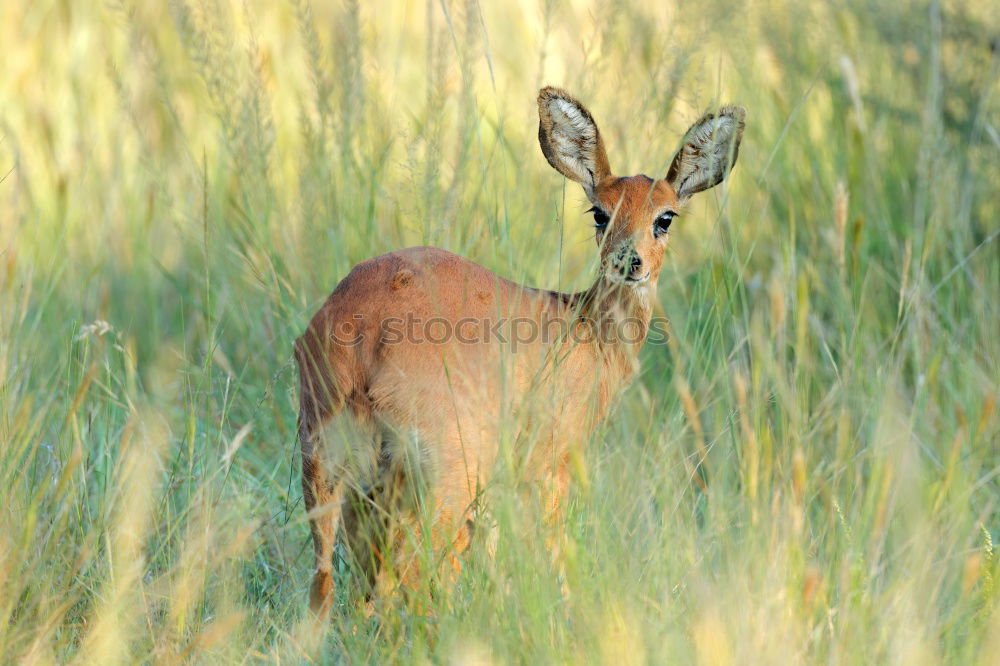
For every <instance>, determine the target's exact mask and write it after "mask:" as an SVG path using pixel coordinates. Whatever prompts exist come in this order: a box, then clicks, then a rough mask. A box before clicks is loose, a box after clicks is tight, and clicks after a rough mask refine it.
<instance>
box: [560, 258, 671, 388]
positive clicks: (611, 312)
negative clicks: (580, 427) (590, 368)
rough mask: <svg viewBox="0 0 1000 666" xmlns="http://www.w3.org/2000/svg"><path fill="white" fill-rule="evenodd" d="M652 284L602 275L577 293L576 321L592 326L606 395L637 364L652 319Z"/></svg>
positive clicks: (616, 386) (626, 376)
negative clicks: (624, 282) (617, 280)
mask: <svg viewBox="0 0 1000 666" xmlns="http://www.w3.org/2000/svg"><path fill="white" fill-rule="evenodd" d="M655 296H656V284H655V283H654V282H653V281H649V282H647V283H645V284H643V285H640V286H637V287H632V286H626V285H622V284H615V283H611V282H609V281H607V280H606V279H604V278H603V277H601V278H598V280H597V282H595V283H594V285H593V286H592V287H591V288H590V289H588V290H587V291H585V292H582V293H581V294H579V302H578V309H577V312H578V315H577V317H578V320H579V325H582V326H589V327H592V331H593V333H594V334H595V337H594V338H593V341H594V346H595V350H596V352H597V354H598V356H599V357H600V358H601V359H602V360H603V362H604V366H605V376H606V378H607V380H608V381H609V386H608V387H607V388H608V392H609V396H610V395H613V393H614V392H615V391H617V390H618V389H619V388H621V387H622V386H623V385H624V384H625V383H627V382H628V380H629V379H630V378H631V376H632V375H633V374H634V373H635V372H636V370H637V368H638V357H639V350H640V349H642V345H643V344H644V343H645V342H646V335H647V333H648V332H649V325H650V321H651V319H652V312H653V311H652V303H653V300H654V298H655Z"/></svg>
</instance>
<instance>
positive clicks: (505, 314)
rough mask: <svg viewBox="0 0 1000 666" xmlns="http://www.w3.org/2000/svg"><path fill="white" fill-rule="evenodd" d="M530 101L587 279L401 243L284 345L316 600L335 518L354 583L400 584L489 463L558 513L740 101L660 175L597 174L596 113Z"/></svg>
mask: <svg viewBox="0 0 1000 666" xmlns="http://www.w3.org/2000/svg"><path fill="white" fill-rule="evenodd" d="M538 115H539V120H540V122H539V127H538V140H539V142H540V143H541V145H542V152H543V153H544V154H545V158H546V159H547V160H548V162H549V164H551V165H552V166H553V167H554V168H555V169H556V170H557V171H558V172H559V173H561V174H563V175H564V176H566V177H567V178H569V179H570V180H574V181H576V182H578V183H580V184H581V185H582V186H583V190H584V192H585V193H586V195H587V198H588V199H589V200H590V203H591V204H593V208H591V212H592V213H593V215H594V222H595V227H596V240H597V246H598V250H599V252H600V271H599V273H598V275H597V278H596V280H595V281H594V284H593V286H592V287H591V288H590V289H587V290H586V291H583V292H580V293H575V294H564V293H558V292H552V291H546V290H544V289H535V288H531V287H524V286H522V285H519V284H516V283H514V282H511V281H510V280H506V279H504V278H502V277H500V276H498V275H496V274H495V273H493V272H491V271H489V270H487V269H485V268H483V267H482V266H479V265H477V264H474V263H472V262H471V261H469V260H467V259H463V258H462V257H459V256H456V255H454V254H451V253H450V252H446V251H445V250H440V249H437V248H433V247H417V248H409V249H406V250H400V251H398V252H390V253H389V254H385V255H382V256H381V257H376V258H374V259H369V260H368V261H365V262H363V263H361V264H358V265H357V266H356V267H355V268H354V270H352V271H351V272H350V274H349V275H348V276H347V277H345V278H344V279H343V281H342V282H341V283H340V284H339V285H337V288H336V289H334V291H333V293H332V294H331V295H330V297H329V298H328V299H327V300H326V303H325V304H324V305H323V307H322V308H321V309H320V310H319V312H317V313H316V315H315V316H314V317H313V318H312V321H311V322H310V323H309V326H308V328H307V330H306V332H305V333H304V334H303V335H302V337H300V338H299V339H298V340H297V341H296V343H295V358H296V361H297V363H298V367H299V391H300V407H299V418H298V433H299V440H300V444H301V446H302V488H303V493H304V496H305V505H306V510H307V511H308V517H309V520H310V525H311V528H312V535H313V539H314V541H315V548H316V572H315V576H314V578H313V581H312V588H311V592H310V602H311V607H312V609H313V610H314V611H315V612H317V613H320V614H325V613H327V612H328V611H329V609H330V604H331V601H332V595H333V587H334V586H333V579H332V555H333V550H334V544H335V541H336V539H337V536H338V532H339V531H340V530H341V528H342V529H343V537H344V543H345V546H346V549H347V552H348V553H349V554H350V559H351V560H352V562H353V564H354V566H355V567H356V571H357V572H358V574H359V576H360V578H361V579H362V580H363V581H364V587H365V589H366V591H367V594H368V595H369V596H371V595H372V594H377V593H378V594H383V593H385V592H386V591H387V589H386V586H387V585H389V584H390V583H389V582H387V581H399V582H401V583H402V584H404V585H408V586H412V585H413V584H414V583H415V582H416V581H417V579H418V577H417V572H418V563H419V562H420V558H419V557H418V550H419V549H418V548H417V547H416V546H418V545H419V540H420V539H430V542H429V543H428V542H427V541H426V540H425V541H423V546H424V547H425V548H427V547H429V548H427V552H431V553H435V554H436V556H438V557H443V558H445V560H446V561H448V562H450V563H451V564H452V565H453V566H457V560H456V559H455V555H456V554H457V553H460V552H462V551H463V550H464V549H465V548H467V547H468V545H469V542H470V539H471V536H472V531H473V528H474V527H475V526H476V521H477V520H480V521H482V520H483V510H482V506H481V501H480V493H481V491H482V490H483V488H484V487H485V486H486V485H487V484H488V483H489V482H490V480H491V478H492V477H493V476H494V473H495V471H496V468H497V463H498V461H510V460H516V461H518V462H517V469H518V470H519V475H520V478H519V481H524V482H526V483H529V484H532V487H534V488H536V489H538V490H539V491H540V492H541V497H542V509H541V510H542V511H543V512H545V517H546V518H547V519H552V517H553V516H555V517H556V518H558V515H559V511H560V506H561V505H563V504H565V501H564V496H565V493H566V490H567V484H568V481H569V473H568V470H567V460H568V458H569V456H570V455H571V454H572V453H573V452H574V450H575V449H577V448H578V447H580V445H581V444H582V443H584V442H585V441H586V438H587V436H588V434H589V433H590V432H591V431H592V430H593V429H594V427H595V426H596V425H597V424H598V423H599V422H600V421H601V420H602V419H603V418H604V416H605V414H606V412H607V410H608V407H609V404H610V403H611V401H612V400H613V399H614V398H615V396H616V395H617V394H618V393H619V392H620V391H621V390H622V389H623V388H624V387H625V385H626V384H627V383H628V381H629V379H630V377H631V376H632V375H633V374H634V373H635V371H636V363H637V355H638V352H639V349H640V347H641V346H642V343H643V341H644V339H645V337H646V333H647V331H648V329H649V325H650V318H651V307H652V304H653V302H654V301H655V298H656V280H657V277H658V276H659V273H660V267H661V265H662V263H663V252H664V249H665V248H666V246H667V239H668V237H669V230H670V224H671V222H672V221H673V219H674V217H676V216H677V215H678V213H679V211H680V210H681V209H682V208H683V207H684V205H685V204H686V203H687V201H688V200H689V199H690V197H691V196H692V195H693V194H695V193H697V192H701V191H702V190H706V189H708V188H710V187H713V186H715V185H717V184H718V183H720V182H722V180H723V179H724V178H725V177H726V174H727V173H728V172H729V170H730V169H731V168H732V165H733V163H734V162H735V161H736V155H737V151H738V149H739V145H740V138H741V136H742V134H743V125H744V118H745V116H746V111H745V109H744V108H743V107H740V106H726V107H723V108H721V109H719V111H718V112H717V113H714V114H713V113H709V114H706V115H705V116H703V117H702V118H701V119H700V120H698V121H697V122H696V123H695V124H694V125H692V126H691V129H690V130H688V132H687V134H686V136H685V137H684V141H683V144H682V145H681V148H680V150H679V151H678V152H677V154H676V156H674V158H673V161H672V163H671V164H670V168H669V169H668V170H667V173H666V177H665V178H663V179H653V178H649V177H648V176H643V175H639V176H631V177H628V178H619V177H616V176H614V175H612V173H611V167H610V165H609V164H608V156H607V154H606V153H605V150H604V142H603V141H602V140H601V134H600V132H599V131H598V129H597V124H596V123H595V122H594V119H593V117H592V116H591V115H590V112H589V111H587V109H586V108H585V107H584V106H583V105H582V104H581V103H580V102H578V101H577V100H575V99H574V98H573V97H571V96H570V95H568V94H567V93H566V92H564V91H562V90H560V89H558V88H543V89H542V90H541V91H540V92H539V95H538ZM505 326H506V327H508V328H507V329H506V330H505V329H504V327H505ZM514 327H519V335H520V337H518V338H517V339H516V340H514V339H512V338H511V329H513V328H514ZM526 330H527V331H533V332H534V334H533V335H527V336H525V335H524V331H526ZM345 407H346V410H345ZM345 425H346V426H348V427H345ZM512 430H513V432H512ZM419 516H423V518H424V519H425V522H421V519H420V518H419ZM424 528H426V529H424ZM424 561H426V559H425V560H424Z"/></svg>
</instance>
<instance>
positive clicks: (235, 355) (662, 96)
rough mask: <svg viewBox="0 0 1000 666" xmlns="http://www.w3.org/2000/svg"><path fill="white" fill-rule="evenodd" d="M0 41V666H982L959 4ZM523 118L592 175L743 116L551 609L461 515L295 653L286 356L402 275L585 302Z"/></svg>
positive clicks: (986, 437)
mask: <svg viewBox="0 0 1000 666" xmlns="http://www.w3.org/2000/svg"><path fill="white" fill-rule="evenodd" d="M991 5H992V6H993V7H994V8H993V9H992V10H991V9H990V6H991ZM0 43H2V44H3V47H2V49H0V505H2V507H3V509H2V510H0V661H3V662H4V663H11V662H14V661H19V660H20V661H22V662H23V663H54V662H55V663H59V662H67V661H75V662H76V663H81V664H83V663H86V664H90V663H102V664H103V663H107V664H111V663H133V662H144V663H148V662H156V663H179V662H193V663H237V662H241V663H242V662H257V661H275V662H280V663H301V662H319V663H339V662H344V663H358V662H373V663H380V662H381V663H384V662H411V661H416V662H432V663H495V664H502V663H611V664H615V665H616V666H621V665H624V664H633V663H635V664H641V663H669V664H695V663H697V664H756V663H765V664H790V663H833V664H873V663H879V664H881V663H886V664H890V663H899V664H925V663H926V664H936V663H948V664H981V665H984V666H985V665H986V664H997V663H1000V552H998V550H1000V546H998V545H996V544H997V542H998V541H1000V415H998V408H997V400H998V390H1000V389H998V378H1000V239H998V229H1000V225H998V220H1000V196H998V192H1000V14H998V13H997V12H996V11H995V5H994V4H993V3H991V2H987V1H985V0H984V1H982V2H974V1H971V0H970V1H968V2H962V1H958V0H955V1H951V2H942V3H938V2H932V3H930V4H927V3H924V2H909V1H902V2H894V3H891V2H884V3H880V2H872V1H865V0H838V1H832V0H831V1H827V2H809V3H804V2H795V1H794V0H764V1H762V2H756V3H751V4H748V5H745V6H736V3H732V2H728V1H722V0H703V1H702V2H698V3H679V2H678V3H671V2H660V3H646V2H635V3H631V4H629V3H600V4H595V5H587V4H586V3H583V2H571V3H562V2H545V1H543V2H532V1H530V0H524V1H521V2H489V3H482V4H479V3H477V2H476V0H468V1H466V2H464V3H463V2H450V1H449V0H443V1H442V2H430V1H428V2H426V3H420V2H377V3H358V2H350V1H344V2H336V3H321V2H316V1H315V0H313V2H311V4H310V2H309V0H287V1H282V2H263V1H261V0H247V1H246V2H244V3H238V2H233V3H230V2H227V1H226V0H174V1H173V2H170V3H155V2H138V1H135V0H132V1H130V0H120V2H90V3H87V2H73V1H70V0H5V1H4V2H3V3H0ZM543 84H555V85H560V86H563V87H565V88H567V89H569V90H571V91H572V92H573V93H574V94H575V95H576V96H578V97H579V98H580V99H581V100H582V101H584V102H585V103H586V104H587V105H588V106H589V107H590V109H591V110H592V111H593V113H594V115H595V117H596V118H597V120H598V122H599V123H600V125H601V128H602V131H603V133H604V135H605V140H606V142H607V144H608V151H609V154H610V158H611V162H612V166H613V167H614V168H615V169H616V171H618V172H620V173H623V174H632V173H640V172H644V173H647V174H650V175H654V176H662V175H664V174H665V172H666V168H667V165H668V164H669V160H670V158H671V156H672V155H673V152H674V151H675V150H676V148H677V146H678V142H679V140H680V136H681V134H682V133H683V131H684V129H685V128H686V127H687V126H688V124H690V122H692V121H693V120H694V119H695V118H696V117H697V116H698V115H699V114H700V113H701V112H702V111H703V110H704V109H706V108H709V107H710V106H712V105H717V104H719V103H725V102H729V101H736V102H740V103H742V104H744V105H745V106H746V107H747V108H748V111H749V115H748V120H747V130H746V135H745V137H744V140H743V147H742V149H741V151H740V158H739V162H738V164H737V165H736V168H735V170H734V172H733V174H732V177H731V178H730V179H729V180H728V181H727V185H726V187H723V188H716V189H715V190H712V191H711V192H710V193H709V194H706V195H702V197H701V198H700V199H698V200H697V201H696V202H695V204H694V205H693V206H692V208H691V209H690V210H689V211H688V212H687V213H686V214H685V215H684V217H683V218H682V219H679V220H678V222H677V224H675V225H674V228H673V230H672V240H671V246H670V250H669V253H668V257H667V263H666V267H665V268H664V271H663V275H662V277H661V279H660V289H659V304H658V305H657V308H656V314H657V315H661V316H665V317H668V318H669V320H670V322H671V329H670V341H669V344H660V345H647V347H646V348H645V349H644V350H643V355H642V361H643V370H642V374H641V376H640V377H639V379H638V380H637V381H636V382H635V384H634V385H633V386H632V387H631V388H630V389H629V390H628V391H627V392H626V393H625V395H624V396H622V398H621V400H620V401H619V402H618V403H617V406H616V407H615V408H614V410H613V414H612V417H611V418H610V420H609V421H608V422H607V423H606V424H605V425H604V427H603V428H602V429H601V430H600V432H598V433H597V435H596V436H595V437H594V438H593V440H592V441H591V442H590V443H589V446H588V449H587V451H586V454H585V456H584V457H583V458H582V460H581V461H580V464H579V465H577V466H576V468H575V471H574V474H575V477H576V479H575V484H574V488H573V491H572V492H571V507H570V511H569V514H568V516H567V519H566V523H565V525H562V526H561V529H562V531H563V532H564V533H565V539H566V552H567V555H566V573H565V582H566V584H567V586H568V588H569V590H570V594H569V596H568V597H564V596H563V594H562V592H561V585H560V580H559V576H558V575H557V572H556V570H555V569H554V568H553V566H552V564H551V563H550V559H549V556H548V554H547V549H546V546H545V543H546V536H547V531H546V530H547V529H548V528H546V527H545V526H544V525H542V524H540V521H539V520H538V519H537V518H536V515H537V511H535V510H534V508H535V507H533V506H532V504H531V501H530V498H526V497H525V496H523V494H521V493H518V492H512V491H511V490H510V489H509V488H504V487H500V488H498V489H497V490H496V492H495V493H494V495H493V497H492V498H491V501H492V503H493V505H492V511H493V515H494V516H495V518H496V521H497V532H498V547H497V552H496V556H495V558H490V557H488V556H487V555H486V553H485V549H474V550H473V551H472V552H470V553H469V554H468V555H467V557H466V558H465V567H464V569H463V571H462V573H461V575H460V577H459V580H458V581H457V582H456V583H455V584H454V585H453V586H451V587H448V588H445V589H442V590H439V592H438V593H437V594H436V595H435V596H434V597H433V598H432V599H431V600H430V601H425V602H424V606H423V607H422V608H421V609H418V608H416V607H415V606H414V605H413V604H412V602H408V601H406V600H403V599H401V600H396V601H395V602H393V603H390V604H389V605H388V606H387V607H386V608H385V610H384V611H383V612H382V613H381V614H380V616H379V617H378V618H374V619H367V618H366V617H365V616H364V614H363V613H362V612H361V610H360V609H358V608H356V607H355V606H354V605H352V604H347V603H342V604H339V605H338V607H337V608H336V610H335V612H334V614H333V618H332V621H331V622H330V625H329V628H328V630H327V631H326V633H325V635H321V634H320V633H319V632H317V631H316V630H315V628H314V626H313V625H312V624H311V623H310V621H309V619H308V617H307V613H306V602H307V588H308V582H309V577H310V575H311V566H312V562H311V556H312V548H311V544H310V542H309V533H308V528H307V525H306V523H305V522H304V516H303V513H304V512H303V510H302V495H301V489H300V485H299V467H298V466H299V460H298V453H297V445H296V442H295V411H296V375H295V368H294V364H293V363H292V360H291V344H292V341H293V340H294V338H295V337H296V336H298V335H299V334H300V333H301V332H302V331H303V329H304V326H305V324H306V322H307V321H308V318H309V317H310V316H311V314H312V313H313V312H314V311H315V309H316V308H317V307H318V306H319V304H320V303H321V302H322V300H323V299H324V298H325V297H326V295H327V294H328V293H329V291H330V290H331V289H332V288H333V286H334V285H335V284H336V283H337V281H338V280H339V279H340V278H341V277H343V276H344V275H345V274H346V273H347V271H348V270H349V269H350V267H351V266H352V265H354V264H355V263H357V262H359V261H361V260H363V259H366V258H368V257H371V256H374V255H377V254H380V253H382V252H385V251H388V250H391V249H396V248H399V247H404V246H408V245H418V244H433V245H438V246H440V247H444V248H447V249H450V250H452V251H455V252H458V253H460V254H462V255H464V256H466V257H469V258H471V259H473V260H474V261H477V262H479V263H481V264H483V265H485V266H487V267H489V268H491V269H493V270H495V271H497V272H499V273H500V274H502V275H505V276H508V277H511V278H513V279H516V280H518V281H521V282H524V283H527V284H531V285H537V286H543V287H546V288H561V289H576V288H582V287H584V286H586V284H588V282H589V281H590V280H591V278H592V276H593V271H594V270H595V258H596V252H595V249H594V246H593V243H592V241H591V239H590V236H591V235H592V229H591V227H590V220H589V217H588V216H587V215H585V213H584V209H585V208H586V207H587V205H586V204H585V203H584V197H583V195H582V193H581V192H580V190H579V188H578V187H577V186H576V185H573V184H564V180H563V179H562V178H561V177H560V176H559V175H558V174H556V173H555V172H553V171H552V170H551V169H550V167H549V166H548V165H547V164H546V162H545V159H544V158H543V156H542V154H541V152H540V150H539V148H538V142H537V138H536V132H537V122H538V121H537V113H536V108H535V95H536V93H537V90H538V88H539V87H540V86H541V85H543ZM512 485H513V484H512ZM346 577H347V574H346V573H344V574H343V575H342V578H346ZM342 582H344V581H343V580H342ZM423 610H430V611H431V612H432V616H431V617H428V616H427V615H426V614H425V613H424V612H422V611H423Z"/></svg>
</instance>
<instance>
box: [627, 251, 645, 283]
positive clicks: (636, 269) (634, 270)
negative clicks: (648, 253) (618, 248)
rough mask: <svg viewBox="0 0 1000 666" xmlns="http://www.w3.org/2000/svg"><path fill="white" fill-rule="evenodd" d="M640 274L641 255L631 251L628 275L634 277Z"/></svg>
mask: <svg viewBox="0 0 1000 666" xmlns="http://www.w3.org/2000/svg"><path fill="white" fill-rule="evenodd" d="M641 274H642V257H640V256H639V255H638V254H637V253H635V252H633V253H632V262H631V265H630V266H629V276H630V277H634V276H637V275H641Z"/></svg>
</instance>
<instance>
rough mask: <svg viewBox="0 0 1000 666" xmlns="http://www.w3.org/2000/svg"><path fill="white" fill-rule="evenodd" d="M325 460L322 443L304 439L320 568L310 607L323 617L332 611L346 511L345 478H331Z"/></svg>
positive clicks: (305, 482) (305, 480)
mask: <svg viewBox="0 0 1000 666" xmlns="http://www.w3.org/2000/svg"><path fill="white" fill-rule="evenodd" d="M332 476H333V475H331V474H330V470H329V469H328V468H327V465H325V464H324V461H323V446H322V443H320V442H317V441H315V440H314V439H313V438H308V439H303V441H302V497H303V499H304V500H305V505H306V515H307V516H308V518H309V529H310V531H311V532H312V538H313V547H314V549H315V565H316V571H315V573H314V574H313V580H312V586H311V587H310V589H309V608H310V609H311V610H312V612H313V613H315V614H317V615H318V616H320V617H326V616H327V615H329V613H330V606H331V604H332V603H333V594H334V588H333V547H334V545H335V543H336V540H337V530H338V529H339V527H340V522H341V513H342V510H343V500H344V485H345V481H344V479H343V478H342V475H341V476H340V478H331V477H332Z"/></svg>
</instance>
